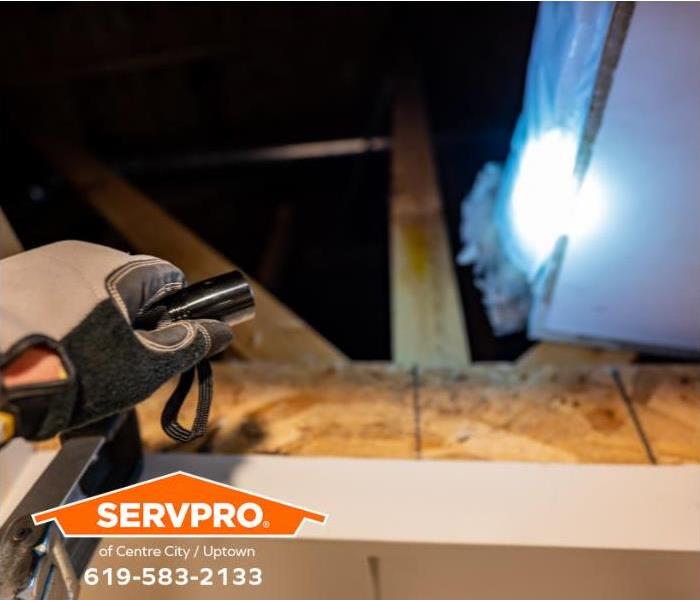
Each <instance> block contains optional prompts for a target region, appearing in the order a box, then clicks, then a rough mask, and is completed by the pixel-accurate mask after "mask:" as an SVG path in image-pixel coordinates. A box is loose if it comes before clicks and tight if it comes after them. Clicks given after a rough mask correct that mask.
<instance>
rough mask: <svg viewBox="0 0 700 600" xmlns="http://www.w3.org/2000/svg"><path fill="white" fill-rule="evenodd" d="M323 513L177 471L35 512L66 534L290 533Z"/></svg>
mask: <svg viewBox="0 0 700 600" xmlns="http://www.w3.org/2000/svg"><path fill="white" fill-rule="evenodd" d="M326 518H327V516H326V515H325V514H323V513H319V512H315V511H311V510H308V509H306V508H302V507H300V506H294V505H293V504H288V503H285V502H280V501H279V500H274V499H273V498H267V497H265V496H260V495H258V494H253V493H252V492H248V491H245V490H241V489H238V488H235V487H232V486H230V485H225V484H223V483H218V482H216V481H212V480H211V479H205V478H204V477H198V476H196V475H190V474H189V473H184V472H182V471H177V472H176V473H171V474H170V475H164V476H163V477H156V478H154V479H149V480H148V481H144V482H142V483H137V484H135V485H130V486H127V487H124V488H121V489H119V490H115V491H113V492H107V493H106V494H100V495H98V496H93V497H91V498H86V499H85V500H79V501H77V502H72V503H70V504H66V505H64V506H59V507H56V508H52V509H49V510H45V511H42V512H38V513H34V514H33V515H32V519H34V524H35V525H40V524H42V523H47V522H49V521H51V520H55V521H56V524H57V525H58V528H59V529H60V530H61V532H62V533H63V535H65V536H66V537H144V536H154V537H195V536H196V537H205V536H246V537H292V536H294V535H296V534H297V532H298V531H299V528H300V527H301V524H302V523H303V521H304V519H309V520H311V521H316V522H317V523H321V524H324V523H325V521H326Z"/></svg>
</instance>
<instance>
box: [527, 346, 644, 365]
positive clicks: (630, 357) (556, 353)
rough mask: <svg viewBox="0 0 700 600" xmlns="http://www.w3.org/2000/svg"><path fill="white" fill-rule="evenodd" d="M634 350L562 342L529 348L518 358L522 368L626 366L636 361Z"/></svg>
mask: <svg viewBox="0 0 700 600" xmlns="http://www.w3.org/2000/svg"><path fill="white" fill-rule="evenodd" d="M636 356H637V355H636V353H635V352H633V351H632V350H608V349H600V348H593V347H589V346H578V345H576V344H565V343H562V342H540V343H539V344H535V345H534V346H532V347H531V348H529V349H528V350H527V351H526V352H524V353H523V355H522V356H521V357H520V358H518V361H517V363H518V365H519V366H521V367H539V366H543V365H558V366H576V365H626V364H629V363H631V362H632V361H634V359H635V358H636Z"/></svg>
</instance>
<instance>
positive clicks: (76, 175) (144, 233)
mask: <svg viewBox="0 0 700 600" xmlns="http://www.w3.org/2000/svg"><path fill="white" fill-rule="evenodd" d="M35 144H36V146H37V147H38V148H39V149H40V150H41V151H42V153H43V155H44V156H45V157H46V158H47V159H48V160H49V162H50V163H51V164H52V165H53V167H54V168H55V169H56V170H57V171H58V172H59V173H61V175H63V176H64V177H65V178H66V180H67V181H68V182H69V183H70V184H71V185H72V186H74V187H75V188H76V189H77V190H78V191H79V192H80V193H81V195H82V196H83V198H84V199H85V200H86V201H87V202H88V203H89V204H90V205H91V206H92V207H93V208H94V209H95V210H96V211H97V212H98V213H99V214H100V215H102V217H104V218H105V219H106V220H107V221H109V223H110V224H111V225H112V226H113V227H114V228H115V229H116V230H117V231H118V232H119V233H120V234H121V235H122V236H123V237H124V239H126V240H127V241H128V242H129V244H131V246H133V248H134V249H135V250H137V251H139V252H143V253H146V254H153V255H155V256H159V257H161V258H164V259H166V260H169V261H170V262H172V263H173V264H175V265H177V266H179V267H180V268H181V269H182V270H183V271H184V272H185V274H186V275H187V277H188V279H189V280H190V281H199V280H201V279H205V278H207V277H211V276H213V275H218V274H220V273H223V272H226V271H231V270H233V269H236V268H237V267H236V265H234V264H233V263H232V262H231V261H229V260H228V259H227V258H226V257H225V256H224V255H222V254H221V253H220V252H218V251H217V250H215V249H214V248H212V247H211V246H210V245H209V244H207V243H206V242H205V241H204V240H203V239H201V238H200V237H199V236H197V235H196V234H195V233H194V232H193V231H192V230H190V229H189V228H188V227H186V226H185V225H183V224H182V223H180V222H179V221H177V220H176V219H175V218H173V217H172V216H171V215H169V214H168V213H167V212H166V211H165V210H163V209H162V208H161V207H160V206H158V204H156V203H155V202H154V201H153V200H151V199H150V198H149V197H147V196H146V195H145V194H144V193H143V192H141V191H140V190H138V189H137V188H135V187H134V186H133V185H131V184H130V183H128V182H127V181H125V180H124V179H123V178H121V177H120V176H119V175H117V174H116V173H114V172H113V171H112V170H111V169H110V168H109V167H108V166H106V165H104V164H103V163H102V162H100V161H99V160H98V159H96V158H95V157H93V156H92V155H91V154H90V153H89V152H87V151H86V150H85V149H84V148H82V147H80V146H79V145H74V144H69V143H67V142H65V141H62V140H56V139H49V138H35ZM251 284H252V287H253V291H254V293H255V298H256V314H257V316H256V319H254V320H253V321H252V322H248V323H244V324H243V325H241V326H239V327H237V328H236V337H235V339H234V341H233V348H234V350H235V351H236V352H237V353H238V354H240V355H241V356H242V357H244V358H249V359H258V360H270V361H289V362H294V363H305V364H314V363H321V364H333V363H337V362H339V361H344V360H346V359H347V357H346V356H345V355H344V354H343V353H342V352H340V350H338V349H337V348H335V347H334V346H333V345H332V344H331V343H330V342H328V341H327V340H326V339H325V338H323V337H322V336H321V335H320V334H319V333H318V332H316V331H315V330H314V329H312V328H311V327H310V326H309V325H308V324H307V323H305V322H304V321H303V320H302V319H301V318H300V317H299V316H297V315H295V314H294V313H293V312H292V311H291V310H289V309H288V308H287V307H285V306H284V305H283V304H282V303H281V302H279V301H278V300H277V299H276V298H275V297H274V296H273V295H272V294H270V293H269V292H268V291H267V290H265V289H264V288H263V287H262V286H261V285H260V284H258V283H257V282H256V281H254V280H252V279H251Z"/></svg>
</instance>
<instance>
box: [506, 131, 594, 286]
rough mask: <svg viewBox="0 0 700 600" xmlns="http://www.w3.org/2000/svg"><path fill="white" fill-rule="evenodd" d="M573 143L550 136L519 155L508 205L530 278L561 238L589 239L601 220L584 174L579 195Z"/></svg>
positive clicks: (553, 133) (591, 184)
mask: <svg viewBox="0 0 700 600" xmlns="http://www.w3.org/2000/svg"><path fill="white" fill-rule="evenodd" d="M575 161H576V142H575V139H574V137H573V136H571V135H569V134H566V133H564V132H562V131H560V130H552V131H549V132H547V133H546V134H545V135H543V136H541V137H539V138H536V139H532V140H530V141H529V142H528V144H527V145H526V147H525V150H524V151H523V154H522V157H521V160H520V165H519V168H518V174H517V177H516V178H515V183H514V186H513V192H512V195H511V199H510V212H509V215H510V221H511V227H512V231H513V234H514V235H515V237H516V240H515V241H516V243H517V246H518V247H519V248H520V251H521V253H522V254H524V258H525V261H526V262H527V263H528V264H529V265H530V269H529V270H530V272H531V273H534V272H535V271H536V270H537V268H539V266H540V265H541V264H542V263H543V262H544V261H545V260H546V259H547V258H548V256H549V255H550V254H551V252H552V251H553V250H554V246H555V244H556V242H557V240H558V239H559V238H560V237H561V236H563V235H569V234H573V235H576V236H577V237H579V236H583V235H586V234H588V233H589V232H590V231H591V230H593V229H595V227H596V226H597V225H598V223H599V222H600V219H601V218H602V215H603V205H602V193H601V192H602V190H601V186H600V185H599V182H598V181H597V178H596V177H595V176H594V175H593V174H592V173H588V174H587V176H586V178H585V179H586V182H585V184H584V186H583V187H582V188H581V192H580V193H578V194H577V190H576V180H575V178H574V165H575Z"/></svg>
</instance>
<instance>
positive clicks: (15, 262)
mask: <svg viewBox="0 0 700 600" xmlns="http://www.w3.org/2000/svg"><path fill="white" fill-rule="evenodd" d="M183 285H184V276H183V273H182V272H181V271H180V270H179V269H178V268H176V267H175V266H173V265H172V264H170V263H168V262H165V261H164V260H161V259H159V258H154V257H152V256H143V255H138V256H131V255H129V254H126V253H124V252H120V251H118V250H113V249H111V248H106V247H104V246H98V245H95V244H89V243H86V242H76V241H66V242H58V243H55V244H50V245H48V246H43V247H41V248H36V249H34V250H30V251H28V252H24V253H22V254H17V255H15V256H11V257H9V258H6V259H4V260H2V261H0V370H3V371H4V370H5V369H6V368H9V366H11V365H12V364H13V361H16V360H21V356H22V355H23V353H26V351H27V349H29V348H31V347H36V346H43V347H48V348H50V349H52V350H53V351H54V352H56V353H57V354H58V356H59V357H60V359H61V362H62V363H63V369H64V371H65V375H64V377H63V378H62V379H58V380H54V381H45V382H42V383H34V384H25V385H18V386H14V385H13V386H8V385H6V382H3V384H2V387H1V388H0V410H2V411H9V412H11V413H13V414H14V416H15V423H16V434H17V435H21V436H23V437H26V438H28V439H45V438H48V437H51V436H53V435H55V434H56V433H59V432H61V431H64V430H66V429H69V428H73V427H77V426H80V425H84V424H86V423H89V422H91V421H95V420H98V419H101V418H103V417H106V416H108V415H110V414H113V413H116V412H119V411H122V410H124V409H126V408H128V407H130V406H132V405H134V404H136V403H138V402H140V401H141V400H144V399H145V398H147V397H148V396H149V395H150V394H151V393H152V392H154V391H155V390H156V389H157V388H158V387H159V386H160V385H161V384H162V383H164V382H165V381H166V380H168V379H169V378H171V377H172V376H173V375H176V374H177V373H180V372H182V371H185V370H187V369H189V368H190V367H192V366H193V365H195V364H196V363H198V362H199V361H200V360H201V359H203V358H205V357H206V356H209V355H211V354H214V353H216V352H219V351H220V350H222V349H224V348H225V347H226V346H227V345H228V344H229V343H230V342H231V338H232V334H231V330H230V329H229V327H228V325H226V324H225V323H222V322H220V321H215V320H196V321H194V320H193V321H187V320H185V321H177V322H174V323H170V324H165V325H163V326H159V327H158V328H157V329H154V330H152V331H143V330H136V329H134V328H133V327H132V323H133V322H134V319H135V317H136V315H137V314H138V313H139V311H142V310H144V309H147V308H148V307H149V305H151V304H152V303H153V302H154V301H156V300H158V299H160V298H162V297H163V296H164V295H166V294H168V293H171V292H173V291H175V290H177V289H179V288H181V287H182V286H183Z"/></svg>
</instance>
